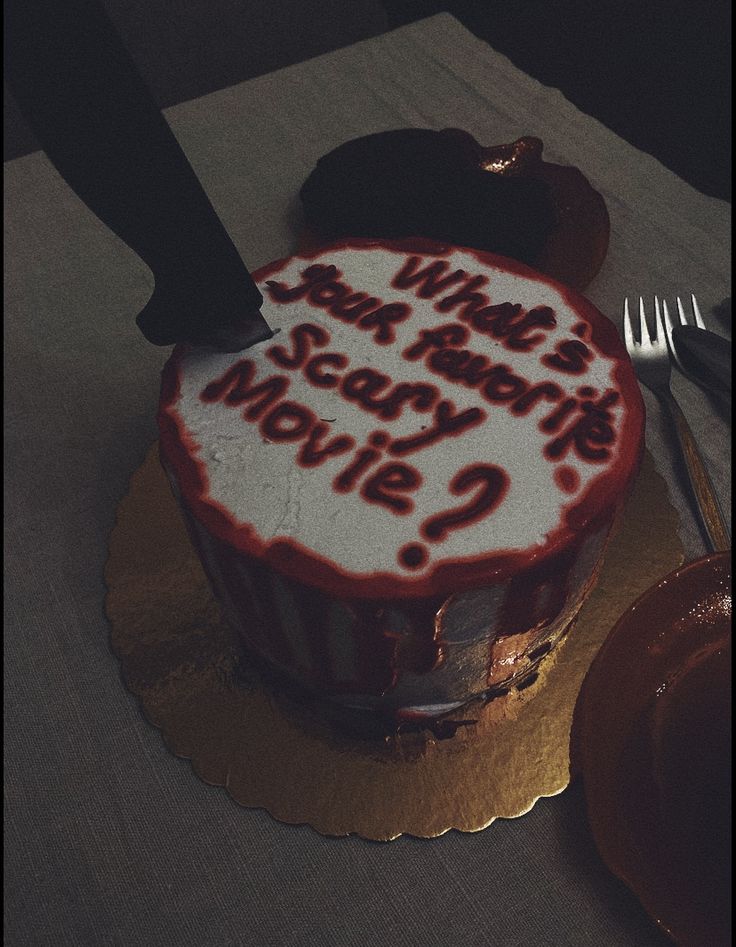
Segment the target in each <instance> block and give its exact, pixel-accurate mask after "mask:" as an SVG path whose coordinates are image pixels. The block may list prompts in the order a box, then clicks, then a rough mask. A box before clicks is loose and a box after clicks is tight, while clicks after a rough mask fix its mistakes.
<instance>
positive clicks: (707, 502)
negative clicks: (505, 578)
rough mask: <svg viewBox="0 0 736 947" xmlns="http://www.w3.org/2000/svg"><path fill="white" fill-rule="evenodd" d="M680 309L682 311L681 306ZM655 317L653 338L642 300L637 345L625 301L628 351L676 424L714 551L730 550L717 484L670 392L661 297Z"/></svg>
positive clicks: (626, 300) (669, 365) (655, 305)
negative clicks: (717, 495) (713, 481)
mask: <svg viewBox="0 0 736 947" xmlns="http://www.w3.org/2000/svg"><path fill="white" fill-rule="evenodd" d="M678 302H679V300H678ZM696 305H697V304H696ZM680 308H682V307H681V304H680ZM683 315H684V314H683ZM698 315H699V311H698ZM654 316H655V327H656V333H655V334H654V335H652V334H650V332H649V326H648V325H647V319H646V313H645V310H644V300H643V299H642V298H641V297H639V338H640V341H638V342H637V340H636V338H635V336H634V329H633V326H632V322H631V314H630V312H629V300H628V299H625V300H624V342H625V344H626V349H627V351H628V353H629V357H630V358H631V361H632V362H633V363H634V367H635V368H636V373H637V375H638V376H639V380H640V381H641V382H642V384H644V385H646V387H647V388H649V390H650V391H651V392H652V393H653V394H654V395H656V396H657V398H659V400H660V401H661V403H662V404H663V405H664V407H665V409H666V410H667V413H668V414H669V416H670V418H671V420H672V422H673V424H674V427H675V430H676V432H677V439H678V442H679V445H680V450H681V451H682V455H683V458H684V460H685V465H686V467H687V472H688V476H689V478H690V486H691V487H692V490H693V493H694V495H695V499H696V502H697V507H698V512H699V514H700V518H701V521H702V524H703V527H704V528H705V533H706V535H707V537H708V543H709V546H710V549H711V551H719V550H723V549H730V548H731V538H730V536H729V533H728V528H727V527H726V524H725V522H724V519H723V515H722V513H721V510H720V507H719V505H718V499H717V497H716V494H715V491H714V489H713V484H712V483H711V480H710V477H709V476H708V471H707V469H706V467H705V464H704V463H703V459H702V458H701V456H700V452H699V450H698V446H697V444H696V441H695V438H694V437H693V432H692V431H691V430H690V425H689V424H688V423H687V420H686V418H685V415H684V414H683V413H682V410H681V408H680V406H679V405H678V403H677V402H676V401H675V399H674V397H673V396H672V392H671V391H670V375H671V371H672V363H671V361H670V353H669V350H668V346H667V336H666V333H665V327H664V322H663V320H662V311H661V309H660V305H659V299H658V297H657V296H655V297H654ZM681 318H682V315H681ZM696 321H697V315H696ZM701 322H702V317H701Z"/></svg>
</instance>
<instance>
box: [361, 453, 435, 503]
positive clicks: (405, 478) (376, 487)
mask: <svg viewBox="0 0 736 947" xmlns="http://www.w3.org/2000/svg"><path fill="white" fill-rule="evenodd" d="M421 482H422V477H421V474H420V473H419V471H418V470H416V469H415V468H414V467H410V466H409V465H408V464H402V463H390V464H384V465H383V466H382V467H379V468H378V470H377V471H376V472H375V473H374V474H372V475H371V476H370V477H368V479H367V480H366V481H365V483H364V484H363V486H362V487H361V490H360V495H361V496H362V497H363V499H364V500H367V501H368V502H369V503H379V504H380V505H381V506H385V507H386V508H387V509H389V510H391V511H392V512H394V513H398V514H399V515H400V516H404V515H405V514H407V513H411V511H412V510H413V509H414V502H413V500H410V499H409V498H408V497H405V496H401V494H403V493H409V492H413V491H414V490H416V489H417V488H418V487H419V486H420V485H421Z"/></svg>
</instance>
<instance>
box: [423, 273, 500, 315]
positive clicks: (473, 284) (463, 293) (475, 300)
mask: <svg viewBox="0 0 736 947" xmlns="http://www.w3.org/2000/svg"><path fill="white" fill-rule="evenodd" d="M487 282H488V277H487V276H473V277H471V278H470V279H469V280H468V282H467V283H466V284H465V286H463V288H462V289H461V290H460V291H459V292H457V293H453V294H452V295H451V296H446V297H445V298H444V299H442V300H441V301H440V302H438V303H437V306H436V308H437V309H438V310H439V311H440V312H448V311H449V310H450V309H454V307H455V306H460V305H461V304H462V303H467V305H466V306H465V308H464V309H463V311H462V316H464V317H468V316H471V315H472V314H473V313H474V312H475V311H476V309H478V308H479V307H480V306H482V305H483V304H484V303H487V302H488V297H487V296H484V295H483V294H482V293H476V292H475V290H476V289H480V287H481V286H485V285H486V283H487Z"/></svg>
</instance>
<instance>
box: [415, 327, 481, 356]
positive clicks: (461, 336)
mask: <svg viewBox="0 0 736 947" xmlns="http://www.w3.org/2000/svg"><path fill="white" fill-rule="evenodd" d="M469 335H470V333H469V332H468V330H467V329H466V328H465V326H461V325H460V324H459V323H458V322H451V323H449V325H446V326H438V327H437V328H436V329H422V331H421V332H420V333H419V339H418V341H417V342H414V344H413V345H410V346H409V347H408V348H406V349H404V351H403V353H402V354H403V356H404V358H406V359H408V360H409V361H410V362H415V361H416V360H417V359H419V358H421V357H422V356H423V355H425V354H426V353H427V352H429V351H430V350H431V349H444V348H446V347H447V346H448V345H449V346H454V345H463V344H464V343H465V342H467V341H468V336H469Z"/></svg>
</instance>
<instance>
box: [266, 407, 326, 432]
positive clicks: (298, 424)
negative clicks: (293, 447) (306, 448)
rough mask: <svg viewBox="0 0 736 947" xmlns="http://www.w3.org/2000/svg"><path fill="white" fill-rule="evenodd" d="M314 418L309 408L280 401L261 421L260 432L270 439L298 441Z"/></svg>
mask: <svg viewBox="0 0 736 947" xmlns="http://www.w3.org/2000/svg"><path fill="white" fill-rule="evenodd" d="M315 420H316V418H315V416H314V414H313V413H312V412H311V411H310V410H309V408H305V407H304V406H303V405H300V404H296V403H295V402H293V401H282V402H281V404H279V405H277V406H276V407H275V408H274V409H273V411H270V412H269V413H268V414H267V415H266V417H265V418H264V419H263V421H262V422H261V434H263V436H264V437H266V438H268V439H269V440H270V441H299V440H301V439H302V438H303V437H304V435H305V434H306V433H307V431H308V430H309V428H310V427H311V426H312V424H314V422H315Z"/></svg>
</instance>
